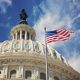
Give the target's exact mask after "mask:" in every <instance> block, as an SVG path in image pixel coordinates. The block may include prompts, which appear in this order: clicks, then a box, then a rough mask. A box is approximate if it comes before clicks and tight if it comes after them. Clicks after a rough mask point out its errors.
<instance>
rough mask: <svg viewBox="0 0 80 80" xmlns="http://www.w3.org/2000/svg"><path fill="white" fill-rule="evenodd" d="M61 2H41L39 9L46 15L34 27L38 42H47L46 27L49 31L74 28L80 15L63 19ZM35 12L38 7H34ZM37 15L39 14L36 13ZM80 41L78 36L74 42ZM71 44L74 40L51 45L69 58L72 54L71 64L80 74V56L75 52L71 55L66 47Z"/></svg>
mask: <svg viewBox="0 0 80 80" xmlns="http://www.w3.org/2000/svg"><path fill="white" fill-rule="evenodd" d="M54 1H55V0H54ZM57 1H58V2H57ZM61 1H63V0H61ZM61 1H59V0H56V2H57V3H58V4H57V3H55V2H53V0H47V1H46V3H44V2H41V4H40V5H39V7H40V8H41V9H42V11H43V12H44V13H45V14H42V15H40V17H39V19H38V20H37V21H36V23H35V25H34V29H35V31H36V40H38V41H40V42H41V43H44V40H45V39H44V35H45V33H44V27H46V28H47V30H55V29H59V28H67V29H72V26H73V23H74V22H75V20H76V19H77V18H79V17H80V15H77V16H76V17H74V18H71V17H70V16H69V14H66V15H64V16H63V17H61V15H60V12H61V7H62V2H61ZM64 1H65V0H64ZM46 5H47V6H46ZM63 5H64V4H63ZM34 10H38V7H37V9H36V7H34ZM35 12H37V11H35ZM35 15H37V14H36V13H35ZM79 32H80V30H78V33H79ZM75 36H76V35H74V36H73V37H75ZM78 39H79V38H78V37H77V36H76V37H75V38H74V40H76V41H77V42H78ZM70 42H72V39H71V40H68V41H65V42H56V43H52V44H50V46H52V47H57V48H60V47H62V49H63V52H64V53H65V54H66V55H67V57H68V58H69V57H70V54H71V55H72V57H71V58H69V64H70V65H71V66H72V67H73V68H74V69H75V70H77V71H79V72H80V70H79V69H80V55H79V54H77V53H76V54H75V53H74V52H73V51H72V52H71V53H69V50H68V47H66V44H67V43H70ZM73 42H74V41H73ZM57 44H58V45H57ZM74 44H75V43H74ZM73 47H74V46H73ZM65 54H64V55H65ZM72 62H73V63H72Z"/></svg>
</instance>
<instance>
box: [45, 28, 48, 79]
mask: <svg viewBox="0 0 80 80" xmlns="http://www.w3.org/2000/svg"><path fill="white" fill-rule="evenodd" d="M44 30H45V46H46V47H45V63H46V80H48V54H47V43H46V27H45V28H44Z"/></svg>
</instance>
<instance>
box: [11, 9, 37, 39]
mask: <svg viewBox="0 0 80 80" xmlns="http://www.w3.org/2000/svg"><path fill="white" fill-rule="evenodd" d="M27 18H28V15H27V14H26V12H25V10H24V9H22V11H21V13H20V19H21V21H20V23H19V24H18V25H16V26H15V27H13V28H12V30H11V33H10V34H11V37H12V39H13V40H21V39H24V40H29V39H31V40H35V36H36V34H35V30H34V29H33V28H32V27H31V26H29V25H28V23H27V21H26V19H27Z"/></svg>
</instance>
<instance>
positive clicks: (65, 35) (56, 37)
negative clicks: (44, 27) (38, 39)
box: [46, 29, 73, 43]
mask: <svg viewBox="0 0 80 80" xmlns="http://www.w3.org/2000/svg"><path fill="white" fill-rule="evenodd" d="M71 33H73V32H72V31H70V30H66V29H58V30H54V31H46V43H50V42H56V41H65V40H67V39H69V37H70V35H71Z"/></svg>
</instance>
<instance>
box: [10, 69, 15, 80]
mask: <svg viewBox="0 0 80 80" xmlns="http://www.w3.org/2000/svg"><path fill="white" fill-rule="evenodd" d="M10 78H11V79H12V78H16V70H12V71H11V72H10Z"/></svg>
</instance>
